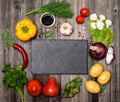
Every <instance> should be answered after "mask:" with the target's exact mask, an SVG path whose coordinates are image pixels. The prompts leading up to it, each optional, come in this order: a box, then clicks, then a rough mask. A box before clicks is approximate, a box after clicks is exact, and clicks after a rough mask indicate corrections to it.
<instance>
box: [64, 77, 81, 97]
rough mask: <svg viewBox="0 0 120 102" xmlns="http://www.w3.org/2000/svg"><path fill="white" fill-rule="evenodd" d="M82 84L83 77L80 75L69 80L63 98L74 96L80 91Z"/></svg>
mask: <svg viewBox="0 0 120 102" xmlns="http://www.w3.org/2000/svg"><path fill="white" fill-rule="evenodd" d="M81 84H82V79H81V78H79V77H77V78H75V79H73V80H71V81H70V82H68V83H67V84H66V85H65V89H64V93H63V96H62V97H63V98H71V97H73V96H74V95H75V94H76V93H78V92H79V90H80V86H81Z"/></svg>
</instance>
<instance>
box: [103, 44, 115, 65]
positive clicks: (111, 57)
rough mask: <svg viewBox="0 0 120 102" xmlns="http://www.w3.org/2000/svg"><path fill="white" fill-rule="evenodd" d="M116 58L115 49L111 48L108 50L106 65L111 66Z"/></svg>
mask: <svg viewBox="0 0 120 102" xmlns="http://www.w3.org/2000/svg"><path fill="white" fill-rule="evenodd" d="M114 58H115V55H114V48H113V47H112V46H111V47H109V48H108V52H107V55H106V58H105V61H106V64H111V63H112V61H113V60H114Z"/></svg>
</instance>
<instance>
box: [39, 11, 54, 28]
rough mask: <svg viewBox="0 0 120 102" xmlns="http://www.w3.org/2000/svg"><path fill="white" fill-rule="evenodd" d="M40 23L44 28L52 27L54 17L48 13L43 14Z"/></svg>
mask: <svg viewBox="0 0 120 102" xmlns="http://www.w3.org/2000/svg"><path fill="white" fill-rule="evenodd" d="M40 23H41V24H42V25H43V26H44V27H52V26H53V25H54V24H55V16H54V15H53V14H50V13H43V14H42V15H41V16H40Z"/></svg>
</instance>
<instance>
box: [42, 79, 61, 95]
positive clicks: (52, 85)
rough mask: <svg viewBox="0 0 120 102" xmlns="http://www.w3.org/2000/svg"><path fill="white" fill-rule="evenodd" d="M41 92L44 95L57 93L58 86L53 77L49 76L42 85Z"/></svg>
mask: <svg viewBox="0 0 120 102" xmlns="http://www.w3.org/2000/svg"><path fill="white" fill-rule="evenodd" d="M43 94H44V95H46V96H57V95H58V94H59V86H58V84H57V81H56V79H55V78H50V79H49V80H48V81H47V82H46V84H45V85H44V87H43Z"/></svg>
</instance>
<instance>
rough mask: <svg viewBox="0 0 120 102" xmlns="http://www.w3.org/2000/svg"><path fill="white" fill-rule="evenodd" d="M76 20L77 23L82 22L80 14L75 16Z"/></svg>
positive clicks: (82, 18)
mask: <svg viewBox="0 0 120 102" xmlns="http://www.w3.org/2000/svg"><path fill="white" fill-rule="evenodd" d="M76 22H77V23H78V24H82V23H83V22H84V17H83V16H81V15H78V16H77V17H76Z"/></svg>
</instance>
